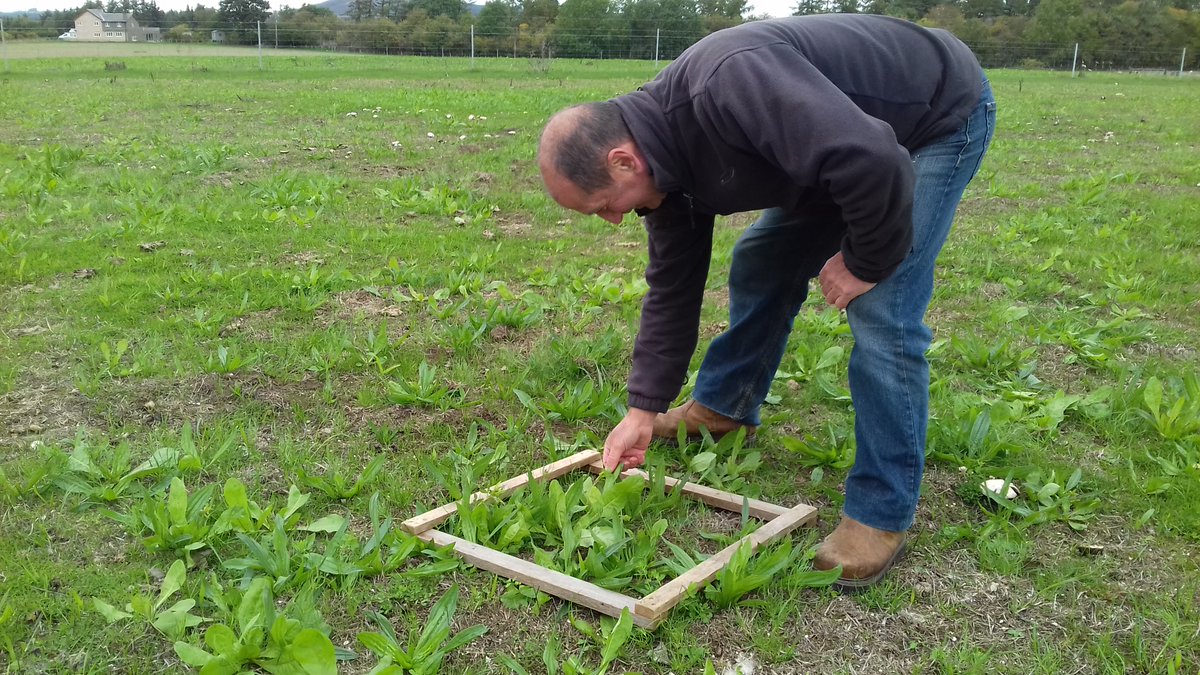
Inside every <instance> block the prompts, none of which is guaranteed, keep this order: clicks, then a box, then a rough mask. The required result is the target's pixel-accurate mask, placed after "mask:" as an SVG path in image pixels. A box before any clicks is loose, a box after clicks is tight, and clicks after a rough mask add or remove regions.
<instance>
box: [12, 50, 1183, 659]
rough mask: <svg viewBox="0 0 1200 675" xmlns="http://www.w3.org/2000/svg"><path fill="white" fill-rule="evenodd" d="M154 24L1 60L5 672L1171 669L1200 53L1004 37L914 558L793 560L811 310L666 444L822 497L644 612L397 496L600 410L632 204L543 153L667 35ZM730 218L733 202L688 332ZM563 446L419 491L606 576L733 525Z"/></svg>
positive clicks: (836, 348)
mask: <svg viewBox="0 0 1200 675" xmlns="http://www.w3.org/2000/svg"><path fill="white" fill-rule="evenodd" d="M78 46H79V45H65V46H62V47H63V48H66V47H78ZM9 47H10V49H15V48H16V46H14V45H10V46H9ZM54 47H56V48H59V47H60V46H59V45H54ZM147 47H149V46H147ZM155 47H163V49H162V50H161V53H155V54H153V55H151V54H149V53H146V54H129V53H121V54H109V53H103V54H102V53H96V54H80V53H75V54H59V55H57V57H56V58H49V57H48V56H47V55H45V54H34V55H33V57H32V58H15V57H14V58H12V59H11V60H9V62H8V65H7V70H6V71H5V72H3V73H0V102H2V103H0V306H2V307H3V309H2V310H0V665H2V666H4V667H6V668H7V670H8V671H9V672H14V673H41V672H46V673H60V672H62V673H65V672H72V673H74V672H85V673H109V672H122V673H160V672H187V671H188V670H189V669H192V668H194V669H197V670H199V669H200V667H201V666H200V664H203V663H207V664H208V665H204V666H203V669H204V670H203V671H202V672H209V673H212V672H228V673H234V672H239V670H249V671H252V672H272V673H301V672H309V673H318V672H332V669H333V668H334V666H333V665H332V664H333V663H334V660H335V659H336V663H337V665H336V668H337V670H338V671H339V672H345V673H367V672H415V673H420V672H446V673H467V672H469V673H510V672H512V673H521V672H531V673H536V672H550V673H558V672H561V673H601V672H614V673H615V672H631V671H632V672H644V673H664V674H665V673H700V672H705V670H706V669H711V671H712V672H716V673H722V672H729V673H732V672H737V670H738V669H739V668H740V669H741V670H742V671H743V672H751V669H753V672H755V673H809V672H813V673H833V672H844V673H900V672H905V673H907V672H925V673H974V672H979V673H994V672H1004V673H1013V672H1020V673H1047V674H1049V673H1196V672H1197V671H1198V668H1200V556H1198V554H1197V550H1198V549H1197V544H1198V543H1200V508H1197V504H1198V503H1200V358H1198V355H1197V345H1198V344H1200V318H1198V317H1200V217H1198V216H1197V204H1198V203H1200V125H1197V124H1196V114H1195V110H1194V108H1195V102H1196V100H1197V98H1198V96H1200V82H1197V81H1195V80H1194V79H1190V78H1169V77H1159V76H1135V75H1130V74H1105V73H1090V74H1088V75H1087V76H1086V77H1083V78H1078V79H1072V78H1070V77H1068V76H1067V75H1066V74H1062V73H1044V72H1018V71H1002V72H994V73H991V74H990V75H991V78H992V82H993V86H994V89H995V91H996V97H997V99H998V101H999V128H998V131H997V134H996V140H995V144H994V146H993V148H992V151H991V154H990V155H989V157H988V159H987V161H986V163H985V165H984V168H983V171H982V173H981V175H980V176H979V177H978V178H977V180H976V181H975V183H974V184H973V185H972V186H971V188H970V190H969V191H968V194H967V196H966V198H965V200H964V202H963V204H962V206H961V209H960V212H959V218H958V221H957V226H956V230H955V232H954V233H953V234H952V236H951V240H950V242H949V244H948V246H947V248H946V250H945V252H944V253H943V256H942V265H941V268H940V271H939V285H938V288H937V291H936V294H935V298H934V305H933V308H932V309H931V312H930V316H929V323H930V325H931V327H932V328H933V330H934V333H935V342H934V345H933V347H932V349H931V352H930V359H931V363H932V367H933V386H932V391H933V393H932V420H931V424H930V432H929V443H928V453H929V467H928V471H927V475H926V482H925V485H924V497H923V500H922V503H921V508H920V512H919V513H918V517H917V524H916V525H915V526H914V529H913V531H912V540H911V541H912V544H911V553H910V554H909V556H908V557H907V559H906V560H905V561H904V562H903V563H902V564H901V565H900V566H899V567H897V569H896V570H895V572H894V573H893V574H892V575H891V577H889V580H888V581H887V582H886V583H884V584H882V585H880V586H878V587H876V588H874V589H871V590H869V591H867V592H865V593H862V594H859V595H856V596H842V595H838V594H836V593H834V592H832V591H830V590H828V589H827V588H825V585H826V584H827V582H828V580H827V579H823V578H822V577H821V576H820V575H816V574H814V573H812V572H811V571H810V569H809V562H808V561H809V557H810V549H811V547H812V546H813V545H814V544H815V543H816V542H817V541H818V540H819V538H820V536H822V535H823V534H824V533H826V532H828V531H829V530H830V529H831V528H832V526H833V524H834V523H836V521H837V518H838V512H839V505H840V503H841V493H840V488H841V481H842V478H843V477H844V475H845V472H846V470H847V467H848V466H849V465H850V463H851V462H852V460H853V452H854V443H853V434H852V424H853V411H852V409H851V408H850V404H849V399H848V391H847V389H846V382H845V370H846V363H847V358H848V355H849V352H850V348H851V346H852V339H851V337H850V335H849V330H848V327H847V326H846V325H845V322H844V320H843V319H842V318H841V316H840V315H839V314H838V313H837V312H834V311H828V310H825V309H824V308H823V307H821V306H820V305H819V304H816V303H812V304H810V305H809V306H807V307H806V308H805V309H804V310H803V311H802V312H801V315H800V317H799V318H798V319H797V322H796V330H795V332H794V333H793V336H792V340H791V343H790V345H789V349H788V353H787V355H786V357H785V359H784V363H783V365H782V366H781V370H780V372H779V374H778V375H777V379H776V383H775V386H774V387H773V389H772V394H771V397H770V399H769V401H768V403H769V405H768V407H767V409H766V411H765V417H766V424H765V425H764V427H763V429H762V431H761V432H760V433H759V435H758V439H757V443H756V445H755V446H754V447H753V448H746V447H742V445H741V444H740V442H739V441H738V439H727V440H725V441H723V442H722V443H719V444H712V443H706V444H702V445H694V446H690V447H684V448H666V447H662V448H657V449H655V450H654V451H653V452H652V457H653V458H654V463H655V467H654V472H652V473H655V472H661V471H666V472H667V473H670V474H672V475H679V476H688V477H690V478H691V479H693V480H697V481H699V482H702V483H706V484H710V485H714V486H717V487H723V488H725V489H728V490H732V491H735V492H741V493H745V494H748V495H750V496H754V497H759V498H762V499H765V500H768V501H772V502H775V503H777V504H786V505H791V504H795V503H797V502H808V503H811V504H814V505H816V506H817V507H819V509H820V515H821V520H820V523H819V524H818V526H817V527H816V528H813V529H811V530H807V531H801V532H799V533H797V534H796V535H794V536H792V537H790V538H789V539H788V540H787V542H786V543H785V544H783V545H779V546H775V547H772V548H770V549H769V550H767V551H764V552H762V553H761V554H759V555H756V556H754V557H752V558H749V559H748V560H740V561H739V562H738V564H737V565H735V566H734V568H733V569H732V570H731V571H730V572H729V573H728V574H725V575H723V576H722V577H721V578H720V579H718V581H717V583H716V584H715V585H714V586H713V587H711V588H710V589H708V590H707V591H702V592H698V593H696V594H695V595H694V597H691V598H689V599H688V600H686V601H685V602H684V603H683V604H682V605H680V606H679V607H678V608H677V609H676V610H675V611H674V612H673V613H672V614H671V617H670V618H669V620H667V621H666V622H665V623H664V624H663V625H662V626H661V627H659V628H658V630H656V631H654V632H646V631H643V630H641V629H633V630H631V631H630V630H629V627H628V625H627V622H625V621H615V620H612V619H608V618H601V617H600V616H599V615H597V614H594V613H592V612H590V611H588V610H585V609H581V608H577V607H575V606H573V605H570V604H568V603H564V602H561V601H559V600H556V599H551V598H548V597H546V596H544V595H541V594H538V593H536V592H534V591H532V590H531V589H528V588H525V587H521V586H520V585H518V584H514V583H507V582H505V581H503V580H501V579H498V578H497V577H495V576H493V575H491V574H489V573H486V572H482V571H478V570H475V569H472V568H469V567H466V566H463V565H461V564H458V563H456V562H455V560H456V559H455V558H454V557H453V556H452V555H450V554H449V553H448V552H447V551H444V550H438V549H436V548H430V547H426V546H423V545H422V544H420V543H419V542H417V541H416V540H414V539H412V538H411V537H408V536H407V535H404V534H402V533H401V532H399V528H398V523H399V522H400V521H402V520H404V519H405V518H408V517H410V516H413V515H416V514H418V513H421V512H423V511H425V510H427V509H429V508H432V507H434V506H437V505H439V504H442V503H446V502H448V501H451V500H455V499H458V498H459V497H461V495H462V494H464V493H469V492H470V491H472V490H475V489H480V488H482V487H485V486H487V485H489V484H492V483H494V482H496V481H499V480H502V479H504V478H508V477H510V476H513V475H517V474H520V473H522V472H524V471H525V470H527V469H531V468H533V467H536V466H540V465H543V464H546V463H548V462H550V461H552V460H554V459H558V458H561V457H564V456H566V455H569V454H572V453H574V452H577V451H579V450H581V449H588V448H598V447H600V445H601V444H602V442H603V438H604V436H605V434H606V433H607V431H608V429H609V428H610V427H611V426H612V425H613V424H614V423H615V422H616V421H617V420H619V419H620V417H621V415H622V413H623V401H624V391H623V388H624V380H625V377H626V375H627V373H628V363H629V350H630V348H631V345H632V340H633V336H634V333H635V331H636V326H637V318H638V311H639V305H640V299H641V297H642V294H643V293H644V292H645V285H644V282H643V281H642V277H641V273H642V270H643V266H644V264H645V260H646V253H645V250H644V244H645V236H644V232H643V230H642V226H641V224H640V222H638V221H637V220H636V219H634V218H629V219H627V220H626V221H625V222H624V223H622V224H621V225H619V226H613V225H610V224H608V223H605V222H603V221H601V220H600V219H598V218H588V217H583V216H580V215H578V214H573V213H568V212H564V211H563V210H562V209H560V208H559V207H557V206H556V205H555V204H554V203H553V202H552V201H550V200H549V199H548V198H547V197H546V196H545V195H544V194H543V192H542V190H541V184H540V180H539V178H538V176H537V171H536V167H535V165H534V162H533V155H534V151H535V147H536V141H537V135H538V133H539V130H540V128H541V125H542V124H543V123H544V121H545V120H546V118H547V116H548V115H549V114H550V113H552V112H553V111H555V110H557V109H559V108H561V107H563V106H566V105H568V104H571V103H575V102H580V101H584V100H591V99H601V98H607V97H611V96H613V95H616V94H619V93H622V92H627V91H630V90H632V89H634V88H636V87H637V86H638V85H639V84H641V83H642V82H644V81H645V80H647V79H649V78H651V77H653V75H654V73H655V68H654V64H652V63H647V62H626V61H560V60H553V61H544V60H534V61H529V60H509V59H504V60H491V59H488V60H485V59H478V60H476V61H474V62H473V63H472V62H470V61H469V60H467V59H421V58H394V57H393V58H386V57H365V56H345V55H329V54H313V53H297V54H278V53H270V54H267V56H266V57H265V58H264V61H263V67H262V68H261V69H260V68H259V64H258V60H257V58H247V57H246V56H225V55H223V52H221V53H219V52H204V51H202V50H197V51H191V52H188V53H186V54H174V53H171V49H172V47H169V46H163V45H155ZM68 51H69V50H68ZM56 54H57V53H56ZM254 55H255V56H256V54H254ZM118 62H119V63H121V64H122V65H123V66H124V67H123V68H120V67H119V66H115V65H112V64H115V63H118ZM114 68H116V69H114ZM751 218H752V215H743V216H738V217H732V218H727V219H722V220H720V221H718V226H717V229H718V231H717V243H716V247H715V253H714V264H713V266H712V272H711V274H710V280H709V291H708V293H707V295H706V308H705V313H704V316H703V325H702V327H701V342H702V345H703V344H704V343H706V342H707V341H708V340H709V339H711V337H712V336H714V335H716V334H717V333H718V332H719V331H720V329H721V326H722V322H723V321H724V320H725V319H726V315H725V311H726V303H727V297H728V296H727V293H726V291H725V280H726V271H727V268H728V262H729V253H730V249H731V247H732V244H733V242H734V240H735V239H736V237H737V235H738V233H739V232H740V230H741V228H743V227H744V226H746V225H747V224H748V223H749V222H750V219H751ZM693 363H694V366H695V365H698V364H699V356H697V358H696V360H695V361H694V362H693ZM685 395H686V392H685ZM583 478H584V476H583V475H582V474H574V475H569V476H566V477H564V478H562V479H560V481H559V483H558V484H557V485H555V486H553V487H547V488H545V489H539V490H527V491H523V492H521V493H519V494H517V495H515V496H514V497H513V498H512V499H510V500H498V501H497V503H495V504H493V505H492V506H491V507H489V508H487V509H480V510H479V511H478V512H472V514H471V515H470V516H469V517H466V516H463V517H457V518H455V519H453V520H451V521H450V522H449V523H448V524H447V526H446V527H447V528H448V529H449V530H450V531H453V532H456V533H458V534H460V536H466V537H468V538H474V539H476V540H478V541H481V542H484V543H487V544H488V545H490V546H493V547H495V548H503V549H505V550H510V551H511V552H514V553H517V554H519V555H524V556H526V557H528V558H529V559H531V560H537V561H539V562H543V563H545V564H547V565H548V566H558V567H560V568H562V569H564V570H567V571H569V572H571V573H579V574H585V575H591V576H590V577H589V578H593V579H600V580H603V582H604V583H605V584H610V585H611V586H612V587H614V588H619V589H624V590H623V591H622V592H627V593H630V594H635V595H636V594H640V593H643V592H645V590H646V589H648V588H652V587H654V586H655V585H657V584H658V583H661V582H662V581H663V580H664V579H666V578H670V577H671V576H673V575H674V574H676V573H678V572H679V571H680V570H681V569H684V568H686V567H687V566H688V565H689V564H690V563H693V562H695V561H697V560H699V559H702V558H703V557H704V556H705V555H708V554H711V553H712V552H714V551H715V550H718V549H719V548H720V547H722V546H723V545H724V544H726V543H728V542H730V541H733V540H734V539H736V538H737V537H738V536H739V535H741V534H742V533H744V532H746V531H748V530H749V529H752V528H753V527H754V526H755V524H754V521H753V520H746V519H745V518H739V517H738V516H737V515H736V514H733V515H729V514H726V515H722V514H720V513H718V512H715V511H713V510H711V509H708V508H705V507H701V506H696V505H689V504H687V503H677V502H674V501H672V500H670V499H666V498H662V497H659V496H651V495H650V493H649V492H647V493H645V494H646V495H647V496H646V497H645V498H644V499H642V498H639V497H638V495H640V494H642V493H641V492H640V489H639V488H638V486H630V485H627V484H623V483H617V482H615V481H612V480H611V479H606V478H593V479H588V480H587V481H583ZM989 478H999V479H1004V480H1006V481H1011V482H1012V483H1014V484H1015V485H1016V487H1017V488H1018V489H1019V495H1018V496H1017V498H1016V499H1014V500H1012V501H1008V500H1005V499H1003V498H1000V497H998V496H991V497H989V496H988V495H987V494H985V493H984V492H983V491H982V490H981V489H980V487H979V485H980V483H981V482H982V481H984V480H985V479H989ZM592 481H595V483H594V484H593V483H592ZM572 500H574V501H572ZM569 517H574V518H576V519H577V520H576V521H574V522H575V523H576V524H577V525H571V524H570V523H567V522H566V521H567V520H569ZM578 519H583V520H584V521H585V522H586V527H585V526H583V525H578V523H579V522H580V521H579V520H578ZM572 527H574V528H575V529H574V530H572V529H571V528H572ZM581 534H582V535H583V536H582V539H580V538H578V535H581ZM564 541H569V542H570V544H569V545H565V544H563V542H564ZM667 542H670V544H669V545H668V544H667ZM572 551H575V552H576V553H575V554H574V555H572V553H571V552H572ZM622 565H624V567H622ZM598 583H599V581H598ZM455 635H457V636H458V637H457V638H455V637H454V636H455ZM406 659H411V660H412V662H411V663H410V662H409V661H406ZM188 664H192V665H190V666H189V665H188ZM406 664H407V665H406ZM388 668H392V670H388Z"/></svg>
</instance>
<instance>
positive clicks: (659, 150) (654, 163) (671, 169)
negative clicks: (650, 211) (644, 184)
mask: <svg viewBox="0 0 1200 675" xmlns="http://www.w3.org/2000/svg"><path fill="white" fill-rule="evenodd" d="M613 103H616V104H617V107H618V108H619V109H620V110H621V117H622V118H624V119H625V124H626V126H628V127H629V132H630V133H631V134H633V140H634V142H635V143H637V146H638V149H639V150H641V151H642V155H643V156H644V157H645V158H646V162H647V163H648V164H649V165H650V171H651V174H652V175H653V176H654V185H655V186H656V187H657V188H658V190H659V192H666V193H671V192H679V191H684V190H685V186H686V184H687V183H688V182H690V180H691V176H690V175H689V174H688V172H687V169H686V168H685V167H686V164H685V163H684V162H682V161H680V158H679V155H678V153H677V152H676V149H675V143H674V140H675V135H674V133H672V130H671V125H670V124H669V123H668V122H667V117H666V115H664V114H663V111H662V106H661V105H659V103H658V101H656V100H655V99H654V97H653V96H651V95H650V93H649V92H646V91H644V90H642V89H639V90H637V91H634V92H630V93H628V94H625V95H623V96H618V97H617V98H614V99H613Z"/></svg>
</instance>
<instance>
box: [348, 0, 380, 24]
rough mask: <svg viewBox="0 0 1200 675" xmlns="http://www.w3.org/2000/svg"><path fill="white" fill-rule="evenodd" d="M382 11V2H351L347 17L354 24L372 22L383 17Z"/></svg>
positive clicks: (362, 0)
mask: <svg viewBox="0 0 1200 675" xmlns="http://www.w3.org/2000/svg"><path fill="white" fill-rule="evenodd" d="M382 10H383V8H382V6H381V3H380V0H350V5H349V7H347V9H346V16H347V17H348V18H349V19H350V20H351V21H354V22H359V21H370V20H371V19H374V18H376V17H380V16H382Z"/></svg>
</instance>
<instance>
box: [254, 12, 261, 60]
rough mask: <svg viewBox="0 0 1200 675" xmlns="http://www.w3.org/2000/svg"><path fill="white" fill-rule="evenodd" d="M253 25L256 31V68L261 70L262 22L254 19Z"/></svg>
mask: <svg viewBox="0 0 1200 675" xmlns="http://www.w3.org/2000/svg"><path fill="white" fill-rule="evenodd" d="M254 27H255V29H256V30H257V31H258V69H259V70H262V22H261V21H255V22H254Z"/></svg>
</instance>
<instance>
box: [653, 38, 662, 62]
mask: <svg viewBox="0 0 1200 675" xmlns="http://www.w3.org/2000/svg"><path fill="white" fill-rule="evenodd" d="M660 35H662V29H661V28H655V29H654V67H655V68H656V69H657V68H658V38H659V36H660Z"/></svg>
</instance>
